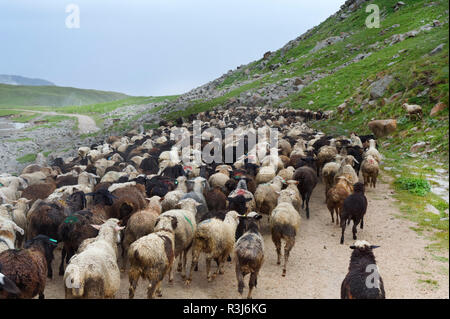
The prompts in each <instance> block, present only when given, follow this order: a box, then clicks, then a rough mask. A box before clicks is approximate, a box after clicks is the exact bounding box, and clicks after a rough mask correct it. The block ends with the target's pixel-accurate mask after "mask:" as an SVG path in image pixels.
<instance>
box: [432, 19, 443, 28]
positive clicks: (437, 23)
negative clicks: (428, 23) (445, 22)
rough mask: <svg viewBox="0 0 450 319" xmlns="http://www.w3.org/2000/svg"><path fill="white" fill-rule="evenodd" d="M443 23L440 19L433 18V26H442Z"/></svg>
mask: <svg viewBox="0 0 450 319" xmlns="http://www.w3.org/2000/svg"><path fill="white" fill-rule="evenodd" d="M441 25H442V23H441V22H440V21H439V20H433V27H440V26H441Z"/></svg>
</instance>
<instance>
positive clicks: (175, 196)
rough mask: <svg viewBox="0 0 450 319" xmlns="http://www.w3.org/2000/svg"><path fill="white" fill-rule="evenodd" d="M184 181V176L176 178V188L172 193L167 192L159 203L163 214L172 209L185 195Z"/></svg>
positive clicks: (185, 186)
mask: <svg viewBox="0 0 450 319" xmlns="http://www.w3.org/2000/svg"><path fill="white" fill-rule="evenodd" d="M186 181H187V179H186V177H185V176H179V177H177V179H176V180H175V184H176V185H177V188H176V189H175V190H173V191H170V192H168V193H167V194H166V195H165V196H164V199H163V200H162V202H161V205H162V211H163V212H165V211H168V210H171V209H174V208H175V206H176V205H177V204H178V202H179V201H180V200H181V198H182V197H183V195H184V194H186V193H187V185H186Z"/></svg>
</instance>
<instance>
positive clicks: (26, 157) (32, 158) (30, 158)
mask: <svg viewBox="0 0 450 319" xmlns="http://www.w3.org/2000/svg"><path fill="white" fill-rule="evenodd" d="M36 156H37V155H36V154H26V155H24V156H22V157H19V158H17V159H16V160H17V162H19V163H20V164H25V163H29V162H34V161H35V160H36Z"/></svg>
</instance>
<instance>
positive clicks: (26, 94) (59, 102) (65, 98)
mask: <svg viewBox="0 0 450 319" xmlns="http://www.w3.org/2000/svg"><path fill="white" fill-rule="evenodd" d="M127 97H128V95H126V94H123V93H117V92H107V91H97V90H85V89H77V88H71V87H60V86H20V85H6V84H0V106H36V105H45V106H66V105H86V104H93V103H102V102H110V101H114V100H120V99H124V98H127Z"/></svg>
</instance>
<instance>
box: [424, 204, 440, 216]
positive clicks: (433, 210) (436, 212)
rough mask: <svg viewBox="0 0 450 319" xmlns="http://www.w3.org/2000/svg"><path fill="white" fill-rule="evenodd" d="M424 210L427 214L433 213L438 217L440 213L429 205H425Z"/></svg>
mask: <svg viewBox="0 0 450 319" xmlns="http://www.w3.org/2000/svg"><path fill="white" fill-rule="evenodd" d="M425 209H426V210H427V212H430V213H433V214H435V215H440V214H441V213H440V212H439V210H438V209H437V208H436V207H434V206H433V205H431V204H427V206H425Z"/></svg>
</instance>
